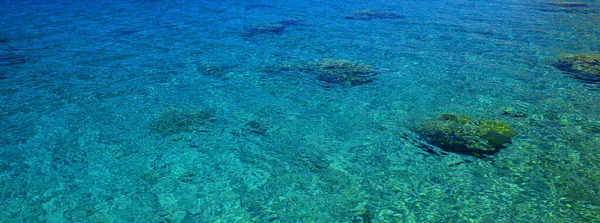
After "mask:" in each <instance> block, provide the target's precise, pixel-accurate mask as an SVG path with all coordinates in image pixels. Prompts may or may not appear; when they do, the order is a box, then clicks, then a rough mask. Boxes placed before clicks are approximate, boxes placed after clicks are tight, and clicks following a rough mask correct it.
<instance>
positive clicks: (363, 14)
mask: <svg viewBox="0 0 600 223" xmlns="http://www.w3.org/2000/svg"><path fill="white" fill-rule="evenodd" d="M404 17H405V16H403V15H400V14H398V13H395V12H386V11H374V10H359V11H354V12H352V13H351V14H350V15H348V16H346V17H345V18H346V19H355V20H373V19H402V18H404Z"/></svg>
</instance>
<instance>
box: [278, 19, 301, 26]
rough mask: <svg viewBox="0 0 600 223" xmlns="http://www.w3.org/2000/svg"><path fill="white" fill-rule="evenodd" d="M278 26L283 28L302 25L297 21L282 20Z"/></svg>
mask: <svg viewBox="0 0 600 223" xmlns="http://www.w3.org/2000/svg"><path fill="white" fill-rule="evenodd" d="M279 24H281V25H284V26H298V25H302V21H300V20H298V19H282V20H281V21H279Z"/></svg>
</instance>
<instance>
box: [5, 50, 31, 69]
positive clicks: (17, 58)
mask: <svg viewBox="0 0 600 223" xmlns="http://www.w3.org/2000/svg"><path fill="white" fill-rule="evenodd" d="M24 63H27V59H26V58H25V56H23V55H19V54H16V53H3V54H0V66H11V65H17V64H24Z"/></svg>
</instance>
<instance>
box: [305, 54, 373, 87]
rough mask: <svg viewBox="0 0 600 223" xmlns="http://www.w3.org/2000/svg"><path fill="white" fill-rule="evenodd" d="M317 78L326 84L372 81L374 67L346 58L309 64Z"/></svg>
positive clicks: (360, 83) (353, 84)
mask: <svg viewBox="0 0 600 223" xmlns="http://www.w3.org/2000/svg"><path fill="white" fill-rule="evenodd" d="M310 65H311V67H312V69H311V70H312V71H313V72H314V73H316V75H317V79H318V80H319V81H321V82H322V83H325V84H326V86H333V85H338V86H357V85H363V84H367V83H371V82H373V76H375V75H376V74H377V70H375V68H373V67H371V66H368V65H363V64H360V63H357V62H352V61H347V60H330V59H325V60H322V61H318V62H314V63H311V64H310Z"/></svg>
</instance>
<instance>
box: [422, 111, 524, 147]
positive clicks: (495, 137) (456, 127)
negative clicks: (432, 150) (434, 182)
mask: <svg viewBox="0 0 600 223" xmlns="http://www.w3.org/2000/svg"><path fill="white" fill-rule="evenodd" d="M415 132H417V133H418V134H419V135H421V136H422V137H423V138H424V139H425V140H426V141H427V142H428V143H430V144H432V145H435V146H437V147H439V148H441V149H443V150H445V151H448V152H454V153H461V154H467V155H473V156H476V157H485V156H486V155H491V154H494V153H496V152H498V151H500V149H502V148H505V147H506V145H507V144H509V143H510V142H511V140H512V138H513V137H514V136H516V135H517V133H516V132H515V131H513V130H512V128H511V127H510V126H509V125H508V124H507V123H506V122H503V121H499V120H473V119H471V118H469V117H467V116H465V115H454V114H443V115H441V116H440V117H439V118H437V119H431V120H426V121H424V122H423V123H422V124H421V125H420V126H419V127H418V129H416V130H415Z"/></svg>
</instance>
